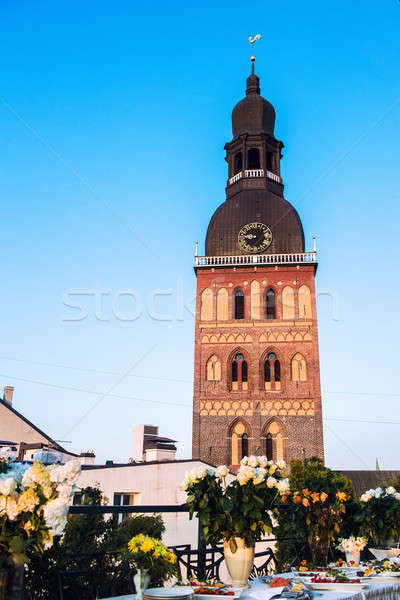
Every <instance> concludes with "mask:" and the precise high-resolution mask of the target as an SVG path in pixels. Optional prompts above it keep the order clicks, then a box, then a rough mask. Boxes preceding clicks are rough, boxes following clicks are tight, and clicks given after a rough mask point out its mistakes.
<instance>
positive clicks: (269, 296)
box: [266, 288, 276, 320]
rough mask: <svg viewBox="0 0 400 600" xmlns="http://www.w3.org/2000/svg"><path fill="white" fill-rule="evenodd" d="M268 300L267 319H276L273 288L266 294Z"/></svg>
mask: <svg viewBox="0 0 400 600" xmlns="http://www.w3.org/2000/svg"><path fill="white" fill-rule="evenodd" d="M266 300H267V319H268V320H270V319H276V302H275V292H274V290H272V289H271V288H270V289H269V290H267V293H266Z"/></svg>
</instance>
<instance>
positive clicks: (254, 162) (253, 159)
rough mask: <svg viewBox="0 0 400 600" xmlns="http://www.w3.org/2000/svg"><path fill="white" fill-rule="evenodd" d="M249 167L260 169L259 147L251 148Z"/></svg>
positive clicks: (248, 157)
mask: <svg viewBox="0 0 400 600" xmlns="http://www.w3.org/2000/svg"><path fill="white" fill-rule="evenodd" d="M247 168H248V169H259V168H260V151H259V149H258V148H250V150H249V151H248V153H247Z"/></svg>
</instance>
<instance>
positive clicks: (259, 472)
mask: <svg viewBox="0 0 400 600" xmlns="http://www.w3.org/2000/svg"><path fill="white" fill-rule="evenodd" d="M266 474H267V471H266V470H265V469H263V468H262V467H260V468H259V469H257V473H256V476H255V478H254V481H253V483H254V485H258V484H259V483H262V482H263V481H264V480H265V476H266Z"/></svg>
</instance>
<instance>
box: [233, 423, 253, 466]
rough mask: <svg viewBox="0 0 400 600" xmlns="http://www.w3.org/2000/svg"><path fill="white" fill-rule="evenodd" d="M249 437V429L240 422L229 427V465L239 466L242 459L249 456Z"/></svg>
mask: <svg viewBox="0 0 400 600" xmlns="http://www.w3.org/2000/svg"><path fill="white" fill-rule="evenodd" d="M249 435H250V429H249V427H248V426H246V425H245V424H244V423H243V422H242V421H238V422H236V423H235V425H233V426H232V427H231V429H230V438H231V458H230V461H231V465H239V464H240V461H241V460H242V458H243V457H244V456H248V455H249Z"/></svg>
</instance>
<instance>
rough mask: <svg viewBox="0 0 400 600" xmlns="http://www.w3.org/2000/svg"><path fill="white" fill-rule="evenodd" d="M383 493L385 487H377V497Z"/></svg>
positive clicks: (375, 492) (375, 494)
mask: <svg viewBox="0 0 400 600" xmlns="http://www.w3.org/2000/svg"><path fill="white" fill-rule="evenodd" d="M382 494H383V489H382V488H381V487H377V488H376V490H375V491H374V496H375V498H380V497H381V496H382Z"/></svg>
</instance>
